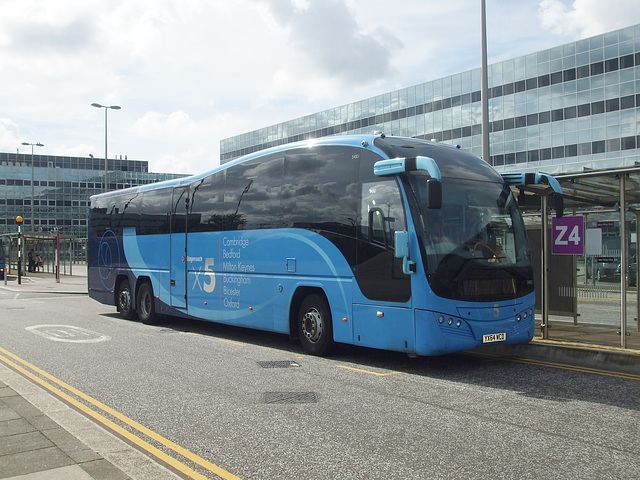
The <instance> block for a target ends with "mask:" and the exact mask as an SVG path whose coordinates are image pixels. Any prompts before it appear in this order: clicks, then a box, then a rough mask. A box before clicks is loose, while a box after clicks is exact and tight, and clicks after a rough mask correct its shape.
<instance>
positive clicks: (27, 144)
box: [22, 142, 44, 232]
mask: <svg viewBox="0 0 640 480" xmlns="http://www.w3.org/2000/svg"><path fill="white" fill-rule="evenodd" d="M22 145H25V146H27V147H28V146H29V145H31V231H32V232H35V231H36V229H35V223H34V220H33V219H34V218H35V217H34V216H33V147H44V145H43V144H42V143H40V142H38V143H29V142H22Z"/></svg>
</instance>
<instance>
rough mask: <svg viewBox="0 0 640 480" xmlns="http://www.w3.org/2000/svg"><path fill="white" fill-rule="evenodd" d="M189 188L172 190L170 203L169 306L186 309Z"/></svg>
mask: <svg viewBox="0 0 640 480" xmlns="http://www.w3.org/2000/svg"><path fill="white" fill-rule="evenodd" d="M188 208H189V187H188V186H186V187H176V188H174V189H173V197H172V202H171V275H170V281H171V286H170V292H171V306H173V307H176V308H187V264H188V262H187V223H188V222H187V209H188Z"/></svg>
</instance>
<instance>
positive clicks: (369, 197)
mask: <svg viewBox="0 0 640 480" xmlns="http://www.w3.org/2000/svg"><path fill="white" fill-rule="evenodd" d="M536 185H537V186H536ZM540 188H544V189H545V192H551V193H550V194H549V193H547V195H552V196H557V197H559V198H561V196H560V195H561V193H562V189H561V187H560V185H559V184H558V182H557V181H556V180H555V179H554V178H553V177H551V176H549V175H546V174H541V173H535V174H531V173H527V174H524V173H523V174H518V173H509V174H504V175H500V174H498V173H497V172H496V171H495V170H494V169H493V168H492V167H491V166H490V165H489V164H488V163H486V162H485V161H483V160H482V159H480V158H478V157H477V156H475V155H473V154H471V153H469V152H465V151H463V150H461V149H460V148H459V147H456V146H451V145H446V144H441V143H438V142H436V141H425V140H419V139H415V138H401V137H394V136H385V135H384V134H376V135H367V136H365V135H356V136H347V135H345V136H333V137H326V138H320V139H315V140H311V141H304V142H298V143H292V144H288V145H283V146H279V147H274V148H270V149H266V150H263V151H260V152H256V153H252V154H249V155H247V156H244V157H242V158H239V159H236V160H234V161H231V162H229V163H226V164H223V165H221V166H219V167H217V168H215V169H213V170H211V171H209V172H207V173H204V174H200V175H194V176H191V177H183V178H179V179H173V180H168V181H164V182H159V183H154V184H149V185H143V186H138V187H132V188H127V189H124V190H118V191H112V192H107V193H102V194H99V195H94V196H92V197H91V206H90V214H89V239H88V288H89V295H90V296H91V298H93V299H95V300H97V301H99V302H101V303H104V304H107V305H114V306H116V307H117V310H118V312H119V313H120V315H121V316H122V317H124V318H126V319H130V318H133V317H134V316H137V317H138V318H139V319H140V320H141V321H142V322H145V323H154V322H156V320H157V317H158V315H170V316H174V317H184V318H190V319H198V320H205V321H211V322H218V323H223V324H229V325H235V326H241V327H248V328H252V329H258V330H265V331H272V332H280V333H283V334H287V335H290V336H291V337H292V338H293V339H295V340H296V341H299V342H300V344H301V346H302V349H303V350H304V351H305V352H306V353H308V354H313V355H324V354H327V353H328V352H330V351H331V349H332V347H333V346H334V344H335V343H342V344H352V345H358V346H365V347H372V348H377V349H384V350H392V351H400V352H406V353H407V354H408V355H411V356H417V355H440V354H445V353H449V352H456V351H460V350H467V349H472V348H475V347H477V346H480V345H483V344H488V343H491V344H494V343H501V344H515V343H524V342H529V341H530V340H531V339H532V337H533V335H534V317H535V298H534V279H533V268H532V265H531V255H530V251H529V246H528V243H527V238H526V232H525V225H524V222H523V219H522V215H521V213H520V210H519V207H518V197H519V196H520V195H529V196H530V193H531V191H534V190H536V189H540ZM518 191H519V192H520V193H519V194H518ZM514 192H515V193H514Z"/></svg>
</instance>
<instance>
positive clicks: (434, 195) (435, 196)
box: [427, 178, 442, 210]
mask: <svg viewBox="0 0 640 480" xmlns="http://www.w3.org/2000/svg"><path fill="white" fill-rule="evenodd" d="M427 208H428V209H432V210H437V209H439V208H442V184H441V183H440V182H439V181H438V180H436V179H435V178H430V179H428V180H427Z"/></svg>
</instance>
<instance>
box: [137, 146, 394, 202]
mask: <svg viewBox="0 0 640 480" xmlns="http://www.w3.org/2000/svg"><path fill="white" fill-rule="evenodd" d="M384 137H385V135H384V134H363V135H332V136H329V137H319V138H310V139H307V140H301V141H299V142H292V143H284V144H282V145H276V146H274V147H269V148H265V149H264V150H258V151H256V152H253V153H249V154H247V155H243V156H242V157H238V158H236V159H233V160H231V161H230V162H227V163H223V164H221V165H219V166H217V167H215V168H213V169H211V170H208V171H206V172H203V173H198V174H195V175H190V176H188V177H181V178H174V179H171V180H164V181H162V182H156V183H149V184H147V185H141V186H140V187H138V189H139V191H141V192H144V191H149V190H156V189H158V188H166V187H180V186H182V185H188V184H190V183H193V182H196V181H198V180H201V179H203V178H205V177H207V176H209V175H211V174H213V173H216V172H219V171H220V170H224V169H226V168H229V167H230V166H233V165H236V164H238V163H243V162H245V161H247V160H251V159H253V158H257V157H261V156H263V155H268V154H270V153H277V152H286V151H288V150H292V149H294V148H301V147H309V148H310V147H313V146H315V145H327V144H331V145H351V146H359V147H361V148H370V149H372V150H375V151H377V152H379V153H380V154H381V155H384V152H382V150H380V149H379V148H377V147H375V146H374V145H373V140H375V139H376V138H384ZM397 138H402V137H397Z"/></svg>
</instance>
